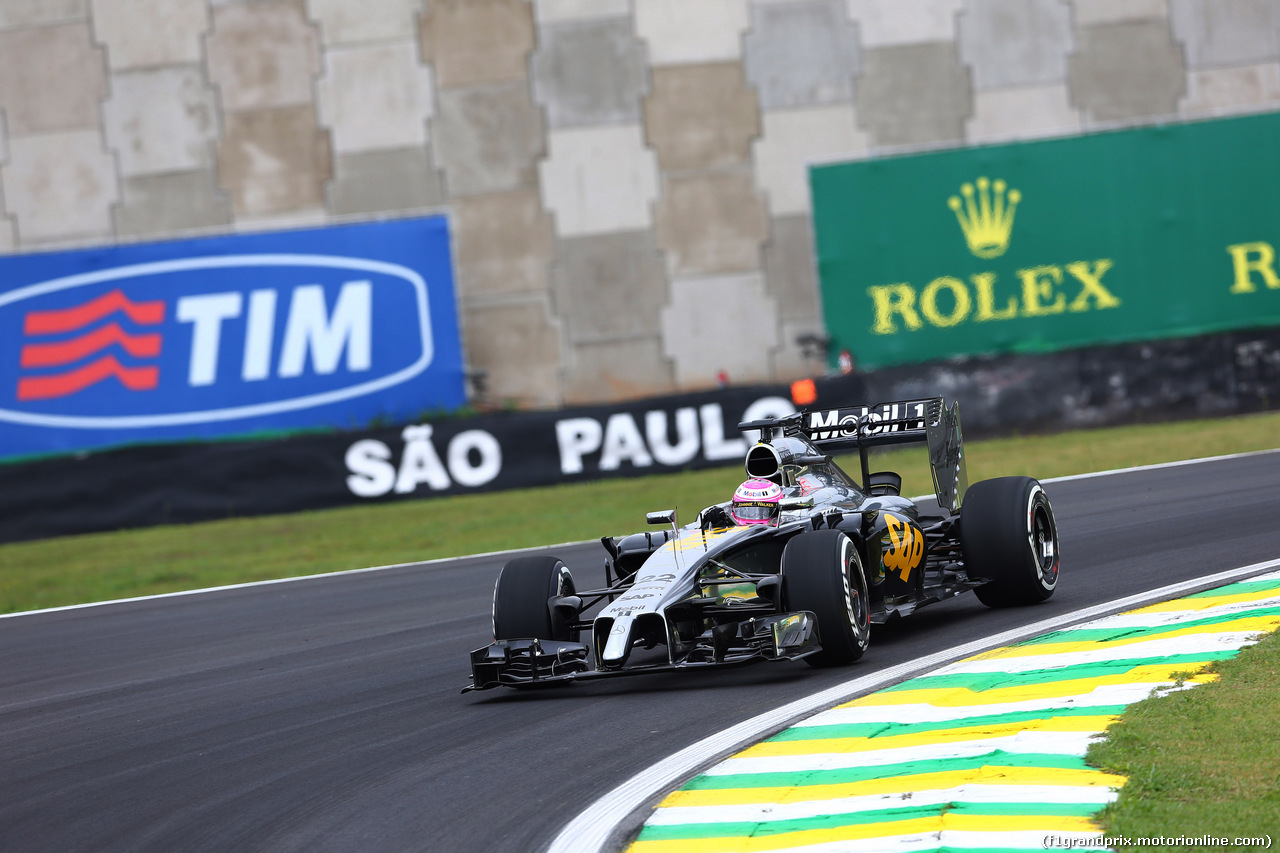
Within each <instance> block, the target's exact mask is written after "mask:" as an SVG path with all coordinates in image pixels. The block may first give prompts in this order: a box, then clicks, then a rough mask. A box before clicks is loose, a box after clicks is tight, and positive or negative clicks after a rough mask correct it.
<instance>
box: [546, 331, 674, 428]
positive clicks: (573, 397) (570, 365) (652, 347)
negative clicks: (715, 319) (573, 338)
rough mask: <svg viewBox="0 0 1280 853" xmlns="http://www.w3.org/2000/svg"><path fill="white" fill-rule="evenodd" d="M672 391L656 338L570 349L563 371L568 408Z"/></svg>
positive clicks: (668, 365) (668, 370)
mask: <svg viewBox="0 0 1280 853" xmlns="http://www.w3.org/2000/svg"><path fill="white" fill-rule="evenodd" d="M675 390H676V384H675V370H674V368H673V366H672V364H671V361H670V359H668V358H667V357H666V356H664V355H663V353H662V338H661V337H659V336H658V335H656V334H655V335H649V336H645V337H635V338H628V339H626V340H616V341H590V342H587V343H579V344H574V345H572V346H571V347H570V348H569V354H568V359H567V360H566V364H565V369H564V400H565V403H566V404H568V405H574V404H580V403H594V402H598V401H599V400H601V399H609V400H627V399H632V398H636V397H652V396H656V395H659V394H670V393H672V392H673V391H675ZM643 428H644V427H643V425H642V426H641V429H643ZM672 440H673V441H674V440H675V439H674V436H673V437H672Z"/></svg>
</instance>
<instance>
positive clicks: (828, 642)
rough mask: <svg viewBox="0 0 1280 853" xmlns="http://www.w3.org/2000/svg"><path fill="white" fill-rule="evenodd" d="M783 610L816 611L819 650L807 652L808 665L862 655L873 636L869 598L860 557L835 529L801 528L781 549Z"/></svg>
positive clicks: (844, 661)
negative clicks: (820, 647) (811, 529)
mask: <svg viewBox="0 0 1280 853" xmlns="http://www.w3.org/2000/svg"><path fill="white" fill-rule="evenodd" d="M782 595H783V598H782V600H783V608H784V609H785V610H790V611H795V610H809V611H811V612H812V613H813V614H814V615H815V616H817V617H818V636H819V640H820V642H821V644H822V650H821V651H818V652H815V653H814V654H811V655H809V656H808V657H806V658H805V662H807V663H808V664H810V665H811V666H823V667H825V666H844V665H845V664H850V663H853V662H854V661H856V660H857V659H858V658H860V657H862V654H863V652H865V651H866V650H867V646H868V645H869V644H870V642H871V601H870V598H869V597H868V596H867V579H866V576H865V575H864V574H863V571H862V559H861V558H860V557H859V556H858V549H857V548H856V547H854V544H853V541H852V540H851V539H850V538H849V537H848V536H846V535H844V534H843V533H841V532H840V531H839V530H816V531H814V532H812V533H802V534H801V535H799V536H796V537H795V538H793V539H792V540H791V541H790V542H788V543H787V547H786V548H784V549H783V551H782Z"/></svg>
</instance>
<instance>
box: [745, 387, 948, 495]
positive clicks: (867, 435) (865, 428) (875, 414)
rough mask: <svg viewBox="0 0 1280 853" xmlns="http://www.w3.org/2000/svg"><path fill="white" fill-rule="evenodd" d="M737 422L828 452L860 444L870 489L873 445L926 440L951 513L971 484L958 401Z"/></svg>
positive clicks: (908, 402)
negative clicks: (804, 441)
mask: <svg viewBox="0 0 1280 853" xmlns="http://www.w3.org/2000/svg"><path fill="white" fill-rule="evenodd" d="M738 426H739V427H740V428H742V429H763V430H765V432H762V435H768V434H769V432H768V428H769V427H773V428H775V429H778V430H781V431H782V432H783V433H784V434H785V433H789V434H792V435H796V434H798V435H802V436H804V438H806V439H808V440H809V442H810V443H812V444H813V445H814V446H815V447H817V448H819V449H820V450H824V451H828V452H841V451H843V452H850V451H853V450H854V449H856V450H857V451H858V455H859V457H860V458H861V461H862V485H863V488H864V489H867V490H869V486H870V479H871V470H870V463H869V461H868V459H867V451H868V450H869V449H870V448H872V447H887V446H892V445H897V444H916V443H920V444H927V445H928V446H929V467H930V469H931V471H932V474H933V489H934V494H936V495H937V497H938V506H939V507H940V508H942V509H944V510H949V511H950V512H952V513H956V512H959V511H960V505H961V503H962V502H963V501H964V493H965V490H966V489H968V487H969V477H968V473H967V472H966V471H965V462H964V440H963V438H962V437H961V434H960V403H959V402H954V403H952V404H951V407H950V408H948V407H947V406H946V404H945V402H944V401H943V399H942V397H930V398H927V399H923V400H900V401H898V402H893V403H880V404H878V405H874V406H847V407H842V408H837V409H818V410H815V411H805V412H801V413H799V415H791V416H789V417H786V418H776V419H770V420H766V421H752V422H751V423H744V424H739V425H738ZM765 440H767V439H765Z"/></svg>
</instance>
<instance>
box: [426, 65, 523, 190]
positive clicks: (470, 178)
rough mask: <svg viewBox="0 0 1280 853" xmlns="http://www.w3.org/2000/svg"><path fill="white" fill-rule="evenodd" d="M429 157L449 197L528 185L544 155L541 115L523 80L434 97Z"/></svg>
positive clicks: (455, 91) (438, 94)
mask: <svg viewBox="0 0 1280 853" xmlns="http://www.w3.org/2000/svg"><path fill="white" fill-rule="evenodd" d="M436 97H437V102H436V116H435V118H434V119H433V120H432V123H431V128H432V129H431V133H432V140H433V143H434V146H435V155H436V159H437V161H438V165H439V166H440V168H442V169H443V170H444V173H445V181H446V187H447V189H448V191H449V194H450V195H451V196H460V195H470V194H472V193H485V192H501V191H503V190H513V189H517V188H519V187H532V186H534V182H535V181H536V180H537V172H536V169H537V161H538V158H540V157H541V156H542V154H543V151H544V145H545V142H544V132H543V121H542V111H541V110H539V109H538V108H537V107H535V106H534V105H533V103H532V101H530V99H529V86H528V84H527V83H526V82H525V81H517V82H515V83H497V84H494V85H489V86H475V87H471V88H468V89H446V90H442V91H440V92H438V93H437V95H436Z"/></svg>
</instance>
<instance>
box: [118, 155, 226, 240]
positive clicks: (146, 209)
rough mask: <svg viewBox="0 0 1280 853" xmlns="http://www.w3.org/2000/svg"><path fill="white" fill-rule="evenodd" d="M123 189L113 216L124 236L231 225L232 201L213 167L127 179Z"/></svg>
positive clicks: (173, 232)
mask: <svg viewBox="0 0 1280 853" xmlns="http://www.w3.org/2000/svg"><path fill="white" fill-rule="evenodd" d="M121 190H122V193H121V199H120V203H119V204H117V205H116V206H115V208H114V209H113V210H112V211H111V216H112V220H113V221H114V222H115V228H116V233H117V234H119V235H120V236H122V237H126V236H127V237H159V236H170V235H174V234H178V233H181V232H183V231H193V230H201V229H207V228H216V227H218V226H223V225H230V224H231V202H230V200H229V199H228V198H227V196H226V194H225V193H223V192H222V190H220V189H218V184H217V177H216V176H215V175H214V173H213V169H211V168H210V169H207V170H202V171H197V172H176V173H170V174H167V175H140V176H138V177H133V178H126V179H125V180H124V181H123V182H122V184H121Z"/></svg>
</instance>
